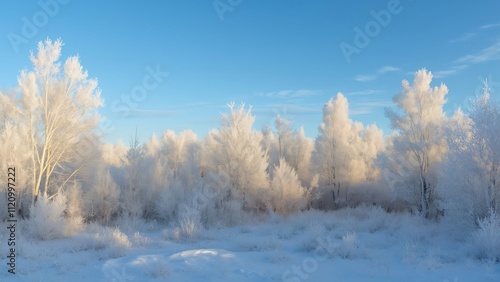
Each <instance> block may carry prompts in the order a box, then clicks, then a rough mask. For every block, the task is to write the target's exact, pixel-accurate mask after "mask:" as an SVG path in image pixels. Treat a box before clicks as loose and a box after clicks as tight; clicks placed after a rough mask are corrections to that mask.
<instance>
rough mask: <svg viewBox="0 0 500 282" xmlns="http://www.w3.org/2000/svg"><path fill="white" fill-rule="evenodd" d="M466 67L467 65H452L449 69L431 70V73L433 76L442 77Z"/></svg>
mask: <svg viewBox="0 0 500 282" xmlns="http://www.w3.org/2000/svg"><path fill="white" fill-rule="evenodd" d="M466 68H467V65H458V66H453V67H451V68H449V69H446V70H440V71H436V72H433V73H432V75H433V76H434V77H435V78H443V77H446V76H449V75H453V74H456V73H458V72H459V71H461V70H463V69H466Z"/></svg>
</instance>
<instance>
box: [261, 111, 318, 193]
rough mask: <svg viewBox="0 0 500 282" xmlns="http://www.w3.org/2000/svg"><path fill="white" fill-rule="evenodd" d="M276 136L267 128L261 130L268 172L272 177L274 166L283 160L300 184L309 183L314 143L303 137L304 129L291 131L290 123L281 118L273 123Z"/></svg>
mask: <svg viewBox="0 0 500 282" xmlns="http://www.w3.org/2000/svg"><path fill="white" fill-rule="evenodd" d="M275 126H276V134H275V133H274V132H273V131H272V130H271V128H269V127H267V128H264V129H263V130H262V133H263V135H264V138H263V142H262V143H263V144H262V145H263V147H264V149H265V150H267V152H268V154H269V159H270V160H269V168H268V171H269V172H270V174H271V175H272V173H273V171H274V166H276V165H279V164H280V163H281V161H280V159H281V158H283V159H284V160H285V161H286V162H287V163H288V164H289V165H291V166H292V167H293V168H294V169H295V171H296V173H297V174H298V176H299V179H300V180H301V182H302V184H303V185H305V184H306V183H309V182H310V181H311V176H310V174H311V173H310V164H311V156H312V152H313V150H314V141H313V140H312V139H311V138H308V137H306V136H305V132H304V129H303V128H302V127H301V128H299V129H298V130H293V129H292V123H291V122H290V121H288V120H286V119H284V118H282V117H279V116H278V117H277V118H276V121H275Z"/></svg>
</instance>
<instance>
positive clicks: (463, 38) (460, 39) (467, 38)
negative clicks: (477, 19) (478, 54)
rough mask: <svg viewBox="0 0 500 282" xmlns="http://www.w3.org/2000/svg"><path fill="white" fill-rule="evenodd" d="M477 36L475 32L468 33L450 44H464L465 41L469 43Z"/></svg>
mask: <svg viewBox="0 0 500 282" xmlns="http://www.w3.org/2000/svg"><path fill="white" fill-rule="evenodd" d="M475 35H476V34H475V33H474V32H468V33H465V34H463V35H462V36H460V37H457V38H455V39H452V40H450V43H456V42H464V41H467V40H469V39H471V38H472V37H474V36H475Z"/></svg>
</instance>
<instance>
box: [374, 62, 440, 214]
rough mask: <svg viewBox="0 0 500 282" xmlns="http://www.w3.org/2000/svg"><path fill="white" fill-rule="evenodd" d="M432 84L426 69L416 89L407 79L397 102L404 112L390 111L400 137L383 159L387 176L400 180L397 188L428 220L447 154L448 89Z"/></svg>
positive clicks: (392, 122)
mask: <svg viewBox="0 0 500 282" xmlns="http://www.w3.org/2000/svg"><path fill="white" fill-rule="evenodd" d="M431 81H432V74H431V72H428V71H427V70H425V69H421V70H419V71H418V72H416V74H415V78H414V81H413V86H410V84H409V82H408V81H407V80H403V83H402V87H403V90H402V92H401V93H399V94H398V95H396V96H394V99H393V100H394V103H395V104H396V105H397V106H398V107H399V108H400V110H401V111H400V112H396V111H394V110H391V109H388V108H387V109H386V116H387V117H388V118H389V120H390V122H391V126H392V128H393V129H394V130H395V131H396V135H395V136H393V138H392V140H391V141H392V142H391V143H392V147H391V148H390V150H388V153H387V154H386V155H385V156H384V157H383V158H381V160H382V163H383V164H382V166H383V167H384V168H385V169H386V173H389V174H391V175H392V176H393V177H394V178H395V179H397V181H394V182H393V183H392V184H393V185H395V186H397V187H394V188H397V189H398V190H399V191H401V192H403V193H402V194H403V195H404V196H405V198H406V199H407V200H409V201H410V202H411V203H412V204H415V205H416V206H417V207H418V210H419V212H420V213H421V214H422V215H423V216H425V217H429V216H430V213H429V212H430V210H434V211H435V209H436V206H435V201H436V199H437V194H436V185H437V177H438V175H437V171H438V164H439V163H440V162H441V160H442V159H443V157H444V155H445V153H446V140H445V138H444V135H443V128H444V126H445V124H446V122H447V117H446V115H445V113H444V111H443V106H444V104H445V103H446V99H445V96H446V94H448V88H447V87H446V86H445V85H444V84H441V85H440V86H439V87H431Z"/></svg>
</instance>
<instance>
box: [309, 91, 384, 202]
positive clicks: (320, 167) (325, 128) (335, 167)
mask: <svg viewBox="0 0 500 282" xmlns="http://www.w3.org/2000/svg"><path fill="white" fill-rule="evenodd" d="M383 147H384V142H383V139H382V132H381V131H380V130H378V129H377V128H376V126H374V125H373V126H369V127H367V128H364V127H363V125H362V124H361V123H359V122H354V121H352V120H351V119H350V118H349V104H348V101H347V99H346V97H345V96H344V95H342V93H338V94H337V96H336V97H335V98H334V99H333V98H332V99H330V100H329V101H328V103H327V104H326V105H325V106H324V107H323V123H322V124H321V126H320V127H319V136H318V138H317V139H316V144H315V152H314V160H315V166H316V172H317V173H318V174H319V176H320V179H319V180H320V184H322V185H323V186H325V185H326V186H328V187H331V188H332V193H333V198H334V199H335V198H338V194H339V193H340V189H341V187H342V189H347V185H349V184H351V183H356V182H362V181H366V180H370V179H371V178H372V177H374V176H376V175H377V173H376V171H377V169H376V167H375V166H374V164H373V161H374V159H375V156H376V155H377V153H378V152H379V151H381V150H382V149H383ZM335 193H336V194H335ZM346 193H347V190H346Z"/></svg>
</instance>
